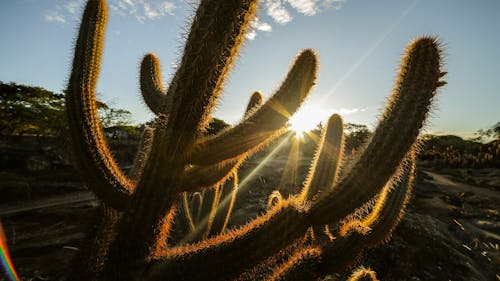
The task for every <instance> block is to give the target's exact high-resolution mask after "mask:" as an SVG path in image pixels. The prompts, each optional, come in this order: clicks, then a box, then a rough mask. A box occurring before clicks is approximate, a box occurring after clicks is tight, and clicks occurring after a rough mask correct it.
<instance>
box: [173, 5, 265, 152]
mask: <svg viewBox="0 0 500 281" xmlns="http://www.w3.org/2000/svg"><path fill="white" fill-rule="evenodd" d="M257 2H258V1H257V0H243V1H209V0H203V1H201V3H200V5H199V7H198V10H197V12H196V15H195V17H194V20H193V23H192V25H191V31H190V33H189V35H188V38H187V40H186V46H185V48H184V55H183V57H182V59H181V61H180V67H179V69H178V70H177V72H176V74H175V77H176V79H174V80H173V81H172V83H171V85H170V88H169V90H168V93H169V94H170V93H174V96H173V100H172V104H171V105H170V106H171V108H168V109H167V111H168V112H169V129H170V130H172V131H173V132H182V133H179V134H177V135H176V136H175V138H174V139H172V145H173V146H176V147H189V146H190V145H191V144H192V143H193V142H194V140H195V138H196V137H197V136H198V133H200V132H201V131H203V130H204V129H205V127H206V125H207V122H208V120H210V118H208V117H209V115H210V113H211V111H212V109H213V108H214V106H215V102H216V100H217V98H218V96H219V94H220V92H221V89H222V86H223V84H224V80H225V78H226V77H227V74H228V72H229V70H230V68H231V66H232V63H233V61H234V59H235V58H236V57H237V56H236V54H237V52H238V50H239V48H240V47H241V45H242V42H243V39H244V35H245V33H246V30H247V28H248V26H249V24H250V21H251V20H252V19H253V17H254V14H255V12H256V9H257Z"/></svg>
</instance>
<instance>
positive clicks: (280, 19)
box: [247, 0, 346, 38]
mask: <svg viewBox="0 0 500 281" xmlns="http://www.w3.org/2000/svg"><path fill="white" fill-rule="evenodd" d="M345 1H346V0H264V1H263V3H264V5H263V7H264V10H265V13H266V15H267V16H269V17H271V18H272V19H273V21H274V22H275V23H277V24H279V25H285V24H287V23H289V22H291V21H292V20H293V18H294V16H293V15H292V14H293V13H294V12H295V13H297V14H302V15H305V16H314V15H317V14H319V13H321V12H322V11H325V10H339V9H340V8H341V7H342V5H343V4H344V2H345ZM249 34H250V35H251V36H253V37H252V38H255V35H256V30H255V29H252V30H251V31H250V32H249ZM248 37H249V36H248V35H247V38H248Z"/></svg>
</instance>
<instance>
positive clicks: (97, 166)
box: [66, 0, 134, 209]
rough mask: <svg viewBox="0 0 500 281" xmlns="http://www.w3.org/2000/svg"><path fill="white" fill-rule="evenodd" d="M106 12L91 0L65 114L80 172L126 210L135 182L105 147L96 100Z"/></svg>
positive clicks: (99, 192)
mask: <svg viewBox="0 0 500 281" xmlns="http://www.w3.org/2000/svg"><path fill="white" fill-rule="evenodd" d="M106 13H107V7H106V2H105V1H104V0H91V1H88V4H87V7H86V8H85V11H84V13H83V19H82V23H81V26H80V32H79V34H78V39H77V41H76V47H75V55H74V59H73V67H72V71H71V76H70V79H69V83H68V88H67V90H66V112H67V115H68V125H69V128H70V130H69V133H70V137H71V143H72V146H73V156H74V158H75V159H76V164H77V166H78V169H80V170H81V172H82V173H83V174H85V175H86V177H85V179H86V181H87V183H88V186H89V187H90V188H91V189H92V191H94V192H95V193H96V194H97V195H98V196H99V198H101V200H103V201H104V202H105V203H106V204H108V205H109V206H111V207H113V208H116V209H123V208H125V207H126V206H127V205H128V204H129V200H130V199H129V197H130V194H131V192H132V191H133V189H134V183H133V182H132V181H131V180H130V179H128V178H127V177H126V176H125V175H124V174H123V172H122V171H121V170H120V168H119V167H118V165H117V164H116V162H115V160H114V158H113V156H112V154H111V152H110V150H109V148H108V146H107V144H106V141H105V139H104V135H103V132H102V129H101V125H100V121H99V116H98V114H97V103H96V100H95V87H96V84H97V78H98V75H99V70H100V64H101V54H102V47H103V39H104V29H105V26H106Z"/></svg>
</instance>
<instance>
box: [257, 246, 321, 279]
mask: <svg viewBox="0 0 500 281" xmlns="http://www.w3.org/2000/svg"><path fill="white" fill-rule="evenodd" d="M320 259H321V249H320V248H319V247H305V248H303V249H301V248H299V249H298V250H297V251H296V254H294V255H292V256H290V257H289V258H288V259H287V260H286V261H285V262H284V263H283V264H281V265H279V266H278V268H277V269H276V270H275V271H274V272H273V273H272V274H271V275H270V276H266V277H265V278H264V280H265V281H302V280H316V279H318V278H319V277H320V273H319V270H318V268H317V266H318V264H319V261H320Z"/></svg>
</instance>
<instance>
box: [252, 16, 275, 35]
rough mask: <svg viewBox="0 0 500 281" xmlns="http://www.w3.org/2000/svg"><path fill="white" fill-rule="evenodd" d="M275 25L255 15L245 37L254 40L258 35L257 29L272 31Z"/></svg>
mask: <svg viewBox="0 0 500 281" xmlns="http://www.w3.org/2000/svg"><path fill="white" fill-rule="evenodd" d="M272 30H273V27H272V26H271V25H270V24H268V23H267V22H262V21H260V19H259V17H255V18H254V19H253V20H252V22H250V28H249V29H248V31H247V33H246V34H245V37H246V38H247V39H248V40H254V39H255V37H256V36H257V31H264V32H271V31H272Z"/></svg>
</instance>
